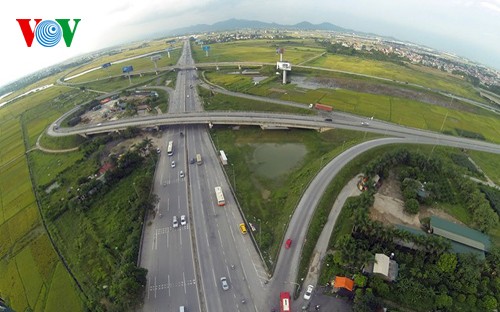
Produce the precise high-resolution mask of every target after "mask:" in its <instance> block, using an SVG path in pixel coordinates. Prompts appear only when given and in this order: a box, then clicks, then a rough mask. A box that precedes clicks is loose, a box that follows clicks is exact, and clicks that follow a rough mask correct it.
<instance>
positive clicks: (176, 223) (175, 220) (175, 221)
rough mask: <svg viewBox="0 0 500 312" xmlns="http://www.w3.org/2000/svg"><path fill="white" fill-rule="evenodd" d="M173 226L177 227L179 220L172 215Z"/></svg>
mask: <svg viewBox="0 0 500 312" xmlns="http://www.w3.org/2000/svg"><path fill="white" fill-rule="evenodd" d="M173 227H174V229H175V228H178V227H179V222H177V217H176V216H174V219H173Z"/></svg>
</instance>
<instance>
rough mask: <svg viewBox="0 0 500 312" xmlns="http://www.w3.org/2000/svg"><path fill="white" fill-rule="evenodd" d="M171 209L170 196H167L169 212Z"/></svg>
mask: <svg viewBox="0 0 500 312" xmlns="http://www.w3.org/2000/svg"><path fill="white" fill-rule="evenodd" d="M169 211H170V197H167V212H169Z"/></svg>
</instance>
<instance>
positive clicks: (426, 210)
mask: <svg viewBox="0 0 500 312" xmlns="http://www.w3.org/2000/svg"><path fill="white" fill-rule="evenodd" d="M403 208H404V201H403V194H402V192H401V183H400V182H399V180H398V178H397V176H396V174H395V173H394V172H393V171H391V172H390V174H389V178H387V179H385V180H384V181H383V183H382V186H381V187H380V189H379V190H378V193H377V194H375V201H374V203H373V206H372V207H371V208H370V218H371V219H372V220H377V221H380V222H382V223H384V224H388V223H390V224H404V225H407V226H410V227H414V228H420V226H421V224H420V219H423V218H427V217H430V216H438V217H441V218H443V219H445V220H449V221H452V222H455V223H460V224H462V223H461V222H460V221H458V220H457V219H455V218H454V217H452V216H450V215H449V214H447V213H446V212H444V211H442V210H439V209H435V208H431V207H421V208H420V212H419V213H418V214H416V215H413V216H412V215H409V214H407V213H405V212H404V209H403Z"/></svg>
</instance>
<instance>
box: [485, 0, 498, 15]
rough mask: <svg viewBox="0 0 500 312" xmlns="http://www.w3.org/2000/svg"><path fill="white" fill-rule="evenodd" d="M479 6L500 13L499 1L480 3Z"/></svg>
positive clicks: (491, 0) (492, 0)
mask: <svg viewBox="0 0 500 312" xmlns="http://www.w3.org/2000/svg"><path fill="white" fill-rule="evenodd" d="M480 5H481V6H482V7H483V8H487V9H489V10H492V11H495V12H497V13H500V1H499V0H490V1H481V3H480Z"/></svg>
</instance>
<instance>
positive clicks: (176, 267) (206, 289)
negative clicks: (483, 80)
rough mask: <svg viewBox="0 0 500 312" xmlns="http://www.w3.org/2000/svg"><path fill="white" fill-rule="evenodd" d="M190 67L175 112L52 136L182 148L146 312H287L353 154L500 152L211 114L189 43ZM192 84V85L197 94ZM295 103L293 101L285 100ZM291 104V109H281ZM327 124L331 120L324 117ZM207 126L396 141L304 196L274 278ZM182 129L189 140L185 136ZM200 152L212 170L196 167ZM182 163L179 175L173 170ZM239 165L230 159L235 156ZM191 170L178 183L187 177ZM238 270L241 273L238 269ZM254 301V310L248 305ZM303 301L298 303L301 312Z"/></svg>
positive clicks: (182, 75)
mask: <svg viewBox="0 0 500 312" xmlns="http://www.w3.org/2000/svg"><path fill="white" fill-rule="evenodd" d="M178 65H179V66H182V67H183V68H186V69H185V70H181V71H179V73H178V78H177V85H176V88H175V91H174V92H173V96H171V98H170V105H169V114H164V115H158V116H148V117H141V118H133V119H123V120H117V121H112V122H106V123H102V124H101V125H87V126H81V127H74V128H71V129H70V128H61V127H60V126H59V125H60V120H58V121H56V122H55V123H54V126H51V127H49V129H48V133H49V135H54V136H64V135H70V134H92V133H100V132H109V131H116V130H120V129H125V128H126V127H129V126H142V127H145V126H158V125H167V126H168V129H167V130H166V131H165V132H164V134H163V138H162V144H166V142H167V141H168V140H173V141H174V146H175V152H174V155H173V156H171V157H168V156H167V155H166V146H162V153H161V157H160V161H159V164H158V167H157V171H156V175H155V184H154V192H155V193H156V194H158V196H159V197H160V202H159V206H158V211H159V213H161V214H162V217H161V218H160V217H159V214H158V215H157V216H156V217H155V218H154V219H151V220H148V221H151V224H150V225H149V222H147V224H148V225H146V227H145V230H144V240H143V244H142V254H141V262H140V263H141V266H143V267H145V268H147V269H148V270H149V273H148V291H147V293H146V298H145V303H144V308H143V310H144V311H175V309H176V308H178V306H179V305H186V306H187V307H188V311H211V312H212V311H213V312H218V311H269V310H270V309H271V308H275V307H277V306H278V298H279V292H280V291H283V290H288V291H290V292H292V291H293V288H294V284H293V283H294V282H295V280H296V277H297V268H298V263H299V259H300V251H301V247H302V242H303V240H304V237H305V233H306V231H307V226H308V224H309V222H310V219H311V218H312V214H313V212H314V209H311V207H316V205H317V202H318V200H319V199H320V197H321V195H322V193H323V191H324V188H325V187H326V186H327V185H328V183H329V181H331V180H332V179H333V178H334V177H335V175H336V174H337V172H338V171H339V170H340V169H341V168H342V167H343V166H344V165H345V164H346V163H347V162H348V161H350V160H351V159H352V158H353V157H355V156H357V155H358V154H359V153H361V152H363V151H366V150H368V149H370V148H373V147H376V146H380V145H383V144H391V143H416V144H435V145H447V146H454V147H460V148H466V149H473V150H480V151H487V152H492V153H497V154H500V146H499V145H497V144H493V143H488V142H482V141H475V140H470V139H465V138H458V137H452V136H446V135H442V134H438V133H432V132H429V131H424V130H418V129H413V128H408V127H403V126H399V125H395V124H389V123H386V122H382V121H377V120H370V121H369V125H368V126H363V125H361V122H362V121H366V118H362V117H356V116H352V115H348V114H338V113H333V114H328V115H327V118H325V116H311V115H292V114H279V113H268V112H266V113H259V112H203V111H202V108H201V105H200V102H199V99H198V96H197V94H196V87H195V86H196V84H197V83H199V80H198V78H197V71H196V70H195V69H194V63H193V61H192V58H191V53H190V47H189V45H188V44H187V43H186V44H185V45H184V49H183V53H182V55H181V58H180V59H179V64H178ZM190 68H193V69H190ZM191 86H193V87H191ZM285 102H286V101H285ZM281 104H283V105H287V103H281ZM325 119H331V121H330V120H325ZM207 124H248V125H280V126H287V127H296V128H311V129H320V128H342V129H350V130H357V131H365V132H374V133H379V134H384V135H386V136H394V137H396V138H383V139H378V140H373V141H369V142H365V143H362V144H360V145H357V146H355V147H352V148H350V149H349V150H347V151H345V152H344V153H342V154H341V155H339V156H338V157H337V158H335V159H334V160H332V161H331V162H330V163H329V164H328V165H327V166H325V168H324V169H323V170H322V171H321V172H320V173H319V174H318V175H317V176H316V178H315V179H314V180H313V181H312V182H311V184H310V186H309V187H308V188H307V189H306V190H305V192H304V194H303V197H302V198H301V200H300V202H299V204H298V206H297V208H296V210H295V213H294V214H293V216H292V217H291V220H290V224H289V227H288V229H287V232H286V235H285V238H292V239H293V242H294V243H293V244H292V248H291V249H289V250H285V249H284V248H282V249H281V251H280V254H279V257H278V260H277V266H276V270H275V272H274V276H273V277H272V278H271V279H270V280H269V282H268V283H267V280H268V276H267V274H266V272H265V270H264V268H263V266H262V263H261V262H260V258H259V257H258V255H257V252H256V250H255V248H254V247H253V244H252V242H251V240H250V238H249V236H248V235H243V234H241V233H240V232H239V229H238V224H239V223H241V222H242V220H243V219H242V216H241V214H240V212H239V210H238V207H237V205H236V201H235V199H234V197H233V195H232V193H231V189H230V185H229V183H228V182H227V181H226V178H225V175H224V172H223V170H222V166H221V164H220V162H219V159H218V156H217V153H216V149H214V146H213V143H212V142H211V140H210V137H209V135H208V131H209V130H208V127H207ZM181 132H182V134H181ZM197 153H200V154H201V155H202V156H203V164H201V165H197V164H190V163H189V160H190V159H191V158H193V157H195V155H196V154H197ZM172 159H173V160H175V161H176V163H177V165H176V167H175V168H171V167H170V163H171V160H172ZM229 159H230V155H229ZM180 170H183V171H184V172H185V173H186V176H185V177H184V178H180V177H179V171H180ZM215 186H221V187H222V189H223V191H224V195H225V198H226V205H225V206H223V207H219V206H217V204H216V201H215V192H214V187H215ZM181 214H185V215H187V216H188V224H187V226H184V227H179V228H176V229H174V228H173V227H172V218H173V216H174V215H176V216H177V217H180V215H181ZM233 266H234V268H233ZM222 276H225V277H227V279H228V281H229V286H230V288H229V290H227V291H224V290H223V289H222V288H221V284H220V277H222ZM242 299H245V303H242ZM300 303H301V301H300V300H298V301H294V303H293V308H294V309H293V310H294V311H295V310H298V308H299V305H300Z"/></svg>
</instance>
